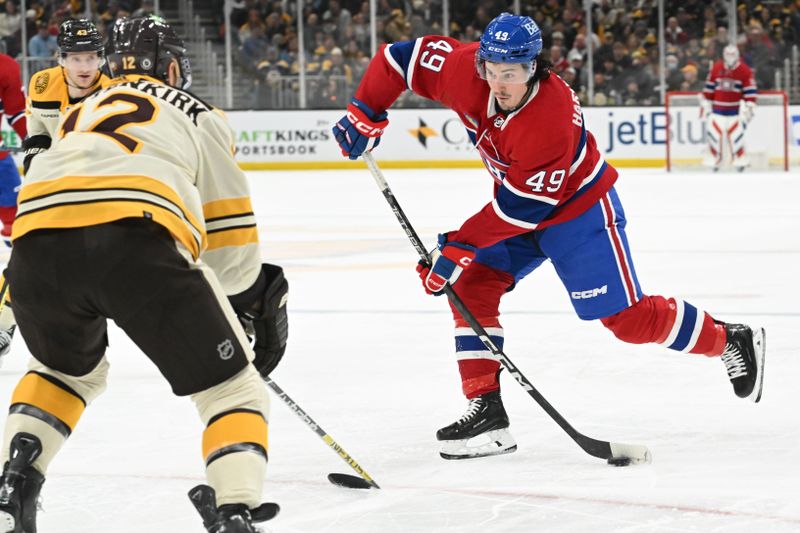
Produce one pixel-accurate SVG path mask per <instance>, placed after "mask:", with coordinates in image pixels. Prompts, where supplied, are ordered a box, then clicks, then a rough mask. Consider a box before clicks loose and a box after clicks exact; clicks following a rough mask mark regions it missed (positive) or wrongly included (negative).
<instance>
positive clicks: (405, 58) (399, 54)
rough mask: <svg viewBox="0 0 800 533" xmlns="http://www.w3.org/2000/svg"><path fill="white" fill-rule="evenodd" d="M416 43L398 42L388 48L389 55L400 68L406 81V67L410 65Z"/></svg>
mask: <svg viewBox="0 0 800 533" xmlns="http://www.w3.org/2000/svg"><path fill="white" fill-rule="evenodd" d="M415 44H417V41H399V42H396V43H393V44H391V45H390V46H389V53H390V54H392V57H393V58H394V60H395V61H397V64H398V65H400V68H401V69H403V78H404V79H405V80H406V82H407V81H408V65H409V63H411V55H412V54H413V53H414V45H415Z"/></svg>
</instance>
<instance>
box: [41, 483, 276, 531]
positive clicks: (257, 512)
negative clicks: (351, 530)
mask: <svg viewBox="0 0 800 533" xmlns="http://www.w3.org/2000/svg"><path fill="white" fill-rule="evenodd" d="M189 499H190V500H192V503H193V504H194V506H195V508H196V509H197V512H198V513H200V516H201V517H202V519H203V525H204V526H205V528H206V530H207V531H208V533H260V532H261V530H260V529H258V528H256V527H255V525H253V524H254V522H266V521H267V520H271V519H273V518H275V516H276V515H277V514H278V511H280V507H279V506H278V504H276V503H262V504H261V505H259V506H258V507H256V508H255V509H248V508H247V506H246V505H244V504H228V505H220V506H219V507H217V503H216V494H215V493H214V489H213V488H211V487H209V486H208V485H198V486H196V487H195V488H193V489H192V490H190V491H189ZM26 533H27V532H26Z"/></svg>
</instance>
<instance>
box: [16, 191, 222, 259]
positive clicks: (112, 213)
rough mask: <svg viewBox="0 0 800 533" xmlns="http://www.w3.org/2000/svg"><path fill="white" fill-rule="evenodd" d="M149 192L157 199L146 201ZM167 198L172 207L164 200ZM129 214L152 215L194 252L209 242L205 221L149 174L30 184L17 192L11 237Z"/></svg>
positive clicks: (104, 220) (92, 222)
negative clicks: (17, 202) (17, 206)
mask: <svg viewBox="0 0 800 533" xmlns="http://www.w3.org/2000/svg"><path fill="white" fill-rule="evenodd" d="M78 194H79V195H80V199H77V200H76V199H75V196H74V195H78ZM70 195H73V196H72V198H70V197H69V196H70ZM148 196H150V197H151V198H152V200H153V201H151V202H148V201H147V197H148ZM164 203H166V204H167V206H169V207H172V209H169V208H168V207H165V206H164V205H160V204H164ZM129 217H136V218H138V217H148V218H152V219H153V220H154V221H155V222H158V223H159V224H161V225H162V226H164V227H166V228H167V229H168V230H169V231H170V232H171V233H172V234H173V235H174V236H175V238H176V239H178V240H179V241H180V242H181V243H183V244H184V245H185V246H186V247H187V248H188V249H189V250H190V251H191V253H192V255H193V256H194V257H198V256H199V254H200V252H201V251H202V250H203V249H204V248H205V246H206V235H205V230H204V229H203V225H201V224H200V223H199V222H198V220H197V218H196V217H195V216H194V215H193V214H192V212H191V211H189V209H187V208H186V206H185V205H184V203H183V201H182V200H181V198H180V196H179V195H178V194H177V193H176V192H175V191H174V190H173V189H172V188H170V187H169V186H167V185H166V184H164V183H162V182H160V181H158V180H155V179H153V178H149V177H147V176H66V177H63V178H59V179H56V180H51V181H43V182H33V183H26V184H25V185H23V187H22V190H21V191H20V193H19V211H18V213H17V219H16V221H15V223H14V229H13V235H12V239H18V238H19V237H21V236H22V235H24V234H26V233H28V232H30V231H33V230H36V229H42V228H74V227H85V226H93V225H97V224H104V223H107V222H113V221H114V220H119V219H122V218H129Z"/></svg>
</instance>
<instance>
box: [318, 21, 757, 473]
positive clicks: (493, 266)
mask: <svg viewBox="0 0 800 533" xmlns="http://www.w3.org/2000/svg"><path fill="white" fill-rule="evenodd" d="M541 48H542V38H541V33H540V30H539V28H538V26H537V25H536V23H535V22H534V21H533V20H531V19H530V18H529V17H520V16H514V15H509V14H507V13H504V14H502V15H500V16H499V17H497V18H496V19H494V20H493V21H492V22H491V23H490V24H489V26H488V27H487V28H486V31H485V32H484V34H483V36H482V38H481V42H480V43H473V44H463V43H460V42H458V41H456V40H455V39H450V38H448V37H442V36H427V37H422V38H419V39H416V40H415V41H408V42H397V43H394V44H391V45H384V46H382V47H381V49H380V50H379V52H378V54H377V55H376V56H375V57H374V58H373V59H372V61H371V63H370V65H369V68H368V69H367V72H366V74H365V76H364V78H363V80H362V81H361V83H360V85H359V87H358V89H357V91H356V94H355V98H353V99H352V101H351V103H350V105H349V106H348V112H347V114H346V115H345V116H344V117H342V119H341V120H340V121H339V122H338V123H337V124H336V125H335V127H334V128H333V132H334V136H335V138H336V140H337V142H338V143H339V145H340V147H341V149H342V152H343V153H344V154H345V155H347V156H348V157H350V158H351V159H356V158H358V157H359V156H360V155H361V154H362V153H363V152H364V151H365V150H372V149H374V148H376V147H377V146H378V144H379V141H380V136H381V134H382V133H383V131H384V129H385V128H386V127H387V125H388V118H387V113H386V110H387V109H388V108H389V107H390V106H391V105H392V103H393V102H394V101H395V100H396V99H397V98H398V96H399V95H400V94H401V93H402V92H403V91H404V90H406V89H410V90H412V91H414V92H415V93H417V94H420V95H422V96H425V97H427V98H430V99H432V100H435V101H438V102H440V103H442V104H444V105H446V106H447V107H449V108H450V109H452V110H453V111H455V112H456V113H457V114H458V116H459V117H460V119H461V121H462V122H463V123H464V126H465V127H466V129H467V131H468V133H469V135H470V138H471V139H472V141H473V143H474V144H475V146H476V148H477V150H478V153H479V154H480V156H481V159H483V162H484V164H485V165H486V168H487V170H488V171H489V174H490V176H491V178H492V179H493V180H494V198H493V199H492V200H491V201H490V202H489V203H488V204H487V205H486V206H485V207H484V208H483V209H481V210H480V211H479V212H478V213H476V214H475V215H474V216H472V217H471V218H469V219H468V220H467V221H466V222H464V224H463V225H462V226H461V228H459V229H458V230H456V231H450V232H447V233H444V234H442V235H440V236H439V243H438V246H437V248H436V249H435V250H434V251H433V253H432V256H431V257H432V263H433V264H432V265H420V266H419V267H418V271H419V273H420V277H421V279H422V282H423V286H424V288H425V290H426V291H427V292H428V293H433V294H439V293H441V291H442V289H443V287H444V286H445V285H446V284H448V283H449V284H450V285H452V286H453V288H454V290H455V291H456V293H458V295H459V296H460V297H461V298H462V299H463V301H464V303H465V304H466V305H467V307H468V308H469V309H470V310H471V311H472V313H473V314H474V315H475V317H476V318H477V319H478V321H479V322H480V323H481V324H482V325H483V326H484V328H486V330H487V331H488V333H489V334H490V336H491V337H492V339H493V341H494V342H495V344H497V345H498V346H499V347H501V348H502V345H503V338H504V331H503V327H502V325H501V324H500V312H499V304H500V300H501V298H502V296H503V294H505V293H506V292H508V291H510V290H512V289H513V288H514V286H515V285H516V284H517V283H518V282H519V281H521V280H522V279H523V278H524V277H525V276H527V275H528V274H530V273H531V272H532V271H533V270H535V269H536V268H537V267H539V266H540V265H541V264H542V263H544V262H545V261H546V260H548V259H549V260H550V261H551V262H552V263H553V266H554V267H555V269H556V272H557V273H558V275H559V277H560V278H561V280H562V282H563V283H564V286H565V288H566V290H567V292H568V294H569V295H570V296H571V299H572V304H573V306H574V308H575V311H576V312H577V314H578V316H579V317H580V318H582V319H584V320H595V319H599V320H600V321H601V322H602V323H603V325H604V326H606V327H607V328H608V329H610V330H611V331H612V333H613V334H614V335H616V336H617V337H618V338H619V339H621V340H623V341H626V342H630V343H636V344H641V343H650V342H654V343H660V344H662V345H664V346H666V347H668V348H671V349H673V350H676V351H679V352H688V353H692V354H702V355H706V356H709V357H715V358H716V357H720V356H721V359H722V361H723V362H724V364H725V366H726V368H727V372H728V376H729V378H730V380H731V382H732V384H733V388H734V391H735V393H736V395H737V396H739V397H741V398H748V399H750V400H752V401H754V402H757V401H758V400H759V399H760V397H761V388H762V377H763V364H764V354H765V349H764V330H763V329H761V328H753V329H751V328H750V327H748V326H746V325H741V324H727V323H724V322H719V321H716V320H714V319H713V318H712V317H711V316H710V315H709V314H708V313H705V312H703V311H702V310H699V309H697V308H696V307H694V306H693V305H691V304H689V303H687V302H684V301H682V300H679V299H676V298H665V297H662V296H650V295H645V294H643V292H642V290H641V288H640V287H639V281H638V279H637V277H636V272H635V270H634V267H633V261H632V259H631V253H630V249H629V247H628V242H627V238H626V234H625V225H626V219H625V214H624V212H623V209H622V204H621V202H620V200H619V197H618V196H617V193H616V191H615V189H614V182H615V181H616V179H617V171H616V170H615V169H614V168H613V167H612V166H611V165H609V164H608V163H606V162H605V160H604V159H603V156H602V154H601V153H600V152H599V151H598V149H597V145H596V143H595V139H594V137H593V136H592V134H591V133H590V132H589V131H588V130H587V129H586V125H585V123H584V118H583V113H582V111H581V104H580V101H579V100H578V97H577V96H576V95H575V93H574V92H573V91H572V90H571V89H570V88H569V87H568V86H567V84H566V83H565V82H564V81H563V80H561V78H559V77H558V76H556V75H552V74H550V72H549V64H548V62H547V61H545V60H542V59H539V57H538V56H539V52H540V51H541ZM456 282H458V283H456ZM453 316H454V319H455V328H456V329H455V346H456V356H457V359H458V368H459V372H460V374H461V383H462V390H463V392H464V394H465V396H466V397H467V399H468V400H469V406H468V408H467V411H466V412H465V413H464V415H463V416H462V417H461V418H459V419H458V420H457V421H456V422H454V423H453V424H450V425H448V426H446V427H443V428H442V429H440V430H439V431H438V432H437V434H436V437H437V439H438V440H439V441H441V442H442V451H441V455H442V457H444V458H445V459H461V458H468V457H482V456H486V455H495V454H500V453H507V452H511V451H514V450H515V449H516V444H515V442H514V440H513V438H512V436H511V434H510V432H509V431H508V427H509V420H508V416H507V415H506V412H505V409H504V408H503V404H502V401H501V397H500V382H499V380H498V377H499V371H500V363H499V360H498V359H497V358H495V357H493V355H492V354H491V352H490V351H488V350H487V349H486V347H485V346H484V345H483V343H482V342H481V340H480V339H479V338H478V337H477V335H476V334H475V333H474V332H473V331H472V329H470V327H469V325H468V324H467V322H466V321H465V320H464V319H463V318H462V317H461V316H460V314H459V313H458V312H457V311H455V310H453ZM477 437H481V438H480V439H478V438H477ZM481 441H483V442H481Z"/></svg>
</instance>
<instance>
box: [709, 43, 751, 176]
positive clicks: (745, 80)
mask: <svg viewBox="0 0 800 533" xmlns="http://www.w3.org/2000/svg"><path fill="white" fill-rule="evenodd" d="M756 93H757V87H756V81H755V79H754V78H753V71H752V70H751V69H750V67H748V66H747V65H746V64H745V63H744V62H743V61H741V60H740V59H739V49H738V48H737V47H736V46H735V45H732V44H729V45H728V46H726V47H725V49H724V50H723V52H722V59H720V60H718V61H717V62H716V63H714V66H713V67H712V69H711V72H709V73H708V79H707V80H706V85H705V87H704V88H703V95H702V96H701V97H700V105H701V110H700V112H701V114H702V115H703V116H705V117H708V124H707V129H706V136H707V140H708V150H709V152H710V157H709V158H708V160H707V161H706V162H707V164H708V165H709V166H713V168H714V171H715V172H716V171H717V170H719V168H720V167H721V166H722V165H724V164H725V163H726V161H730V162H731V164H732V165H733V166H734V167H735V168H736V169H737V170H738V171H739V172H741V171H743V170H744V169H745V168H746V167H747V166H748V165H749V164H750V162H749V160H748V159H747V157H746V155H745V151H744V132H745V130H746V129H747V124H748V123H749V122H750V121H751V120H752V119H753V115H754V114H755V109H756Z"/></svg>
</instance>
